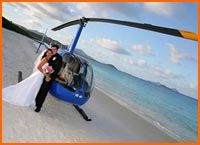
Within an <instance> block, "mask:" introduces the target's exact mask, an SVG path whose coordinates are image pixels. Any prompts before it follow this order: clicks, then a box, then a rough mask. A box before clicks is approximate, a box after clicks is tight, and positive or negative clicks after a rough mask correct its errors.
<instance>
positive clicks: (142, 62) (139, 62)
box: [137, 59, 146, 66]
mask: <svg viewBox="0 0 200 145" xmlns="http://www.w3.org/2000/svg"><path fill="white" fill-rule="evenodd" d="M137 64H138V65H139V66H143V65H145V64H146V61H145V60H144V59H138V60H137Z"/></svg>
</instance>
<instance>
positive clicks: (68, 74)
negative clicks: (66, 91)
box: [62, 64, 73, 85]
mask: <svg viewBox="0 0 200 145" xmlns="http://www.w3.org/2000/svg"><path fill="white" fill-rule="evenodd" d="M62 76H63V78H64V80H65V83H66V84H67V85H70V84H71V83H72V81H73V72H72V70H71V69H70V68H69V65H68V64H67V65H66V66H65V68H64V69H63V71H62Z"/></svg>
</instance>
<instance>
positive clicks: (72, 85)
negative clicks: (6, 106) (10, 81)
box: [50, 17, 198, 121]
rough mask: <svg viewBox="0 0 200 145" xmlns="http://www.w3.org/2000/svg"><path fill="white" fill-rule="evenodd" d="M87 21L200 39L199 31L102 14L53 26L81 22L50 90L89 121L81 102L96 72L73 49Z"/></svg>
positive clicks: (78, 23) (86, 94) (89, 94)
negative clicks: (105, 16)
mask: <svg viewBox="0 0 200 145" xmlns="http://www.w3.org/2000/svg"><path fill="white" fill-rule="evenodd" d="M88 22H104V23H112V24H118V25H124V26H129V27H134V28H140V29H145V30H150V31H154V32H159V33H164V34H168V35H173V36H177V37H181V38H185V39H190V40H195V41H198V39H197V38H198V37H197V34H195V33H193V32H189V31H184V30H177V29H172V28H166V27H160V26H155V25H151V24H142V23H135V22H128V21H121V20H113V19H102V18H85V17H82V18H81V19H77V20H74V21H70V22H67V23H64V24H62V25H59V26H57V27H55V28H53V29H52V30H54V31H58V30H60V29H63V28H66V27H69V26H72V25H79V28H78V30H77V33H76V35H75V38H74V39H73V42H72V43H71V46H70V47H69V49H68V50H65V51H64V52H62V54H61V55H62V57H63V64H62V68H61V71H60V73H59V75H58V77H57V78H56V80H55V81H54V82H53V84H52V86H51V88H50V93H51V94H52V95H53V96H55V97H56V98H58V99H61V100H63V101H66V102H69V103H71V104H73V106H74V107H75V108H76V109H77V111H78V112H79V113H80V114H81V115H82V117H83V118H84V119H85V120H86V121H91V119H89V118H88V116H87V115H86V113H85V112H84V111H83V110H82V109H81V108H80V107H79V106H81V105H83V104H85V103H86V102H87V101H88V100H89V98H90V96H91V92H92V90H93V88H94V72H93V69H92V66H91V65H90V64H89V63H88V61H87V60H86V59H84V58H82V57H81V56H78V55H76V54H74V50H75V48H76V45H77V43H78V40H79V37H80V35H81V32H82V30H83V28H84V27H85V26H86V24H87V23H88Z"/></svg>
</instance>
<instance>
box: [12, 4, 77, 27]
mask: <svg viewBox="0 0 200 145" xmlns="http://www.w3.org/2000/svg"><path fill="white" fill-rule="evenodd" d="M8 4H9V5H10V6H12V7H14V8H17V9H18V10H20V11H26V12H27V13H29V15H31V16H32V17H35V18H38V19H39V20H43V19H44V18H48V19H54V20H57V21H59V22H62V23H63V22H66V21H68V20H69V19H71V18H74V17H76V16H77V14H76V13H75V11H73V10H72V8H70V7H69V5H68V4H67V3H41V2H36V3H22V2H19V3H8Z"/></svg>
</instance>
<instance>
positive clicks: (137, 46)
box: [131, 44, 154, 55]
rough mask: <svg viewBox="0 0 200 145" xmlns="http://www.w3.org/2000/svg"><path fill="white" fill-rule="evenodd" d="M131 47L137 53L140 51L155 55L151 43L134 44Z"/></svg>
mask: <svg viewBox="0 0 200 145" xmlns="http://www.w3.org/2000/svg"><path fill="white" fill-rule="evenodd" d="M131 49H132V50H133V51H134V52H136V53H140V54H146V55H153V54H154V53H153V50H152V48H151V47H150V45H148V44H146V45H143V44H134V45H132V47H131Z"/></svg>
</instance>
